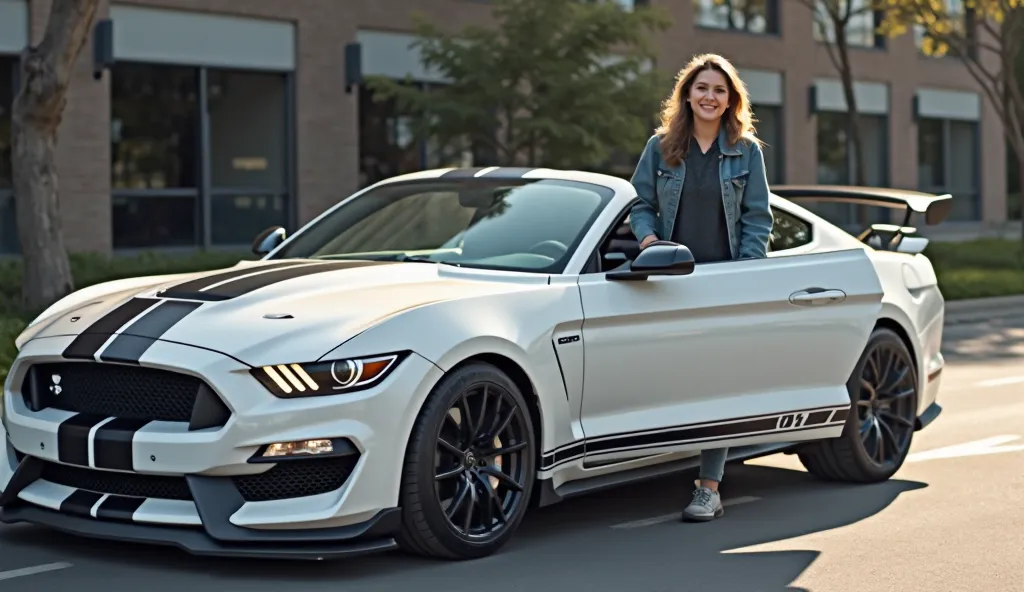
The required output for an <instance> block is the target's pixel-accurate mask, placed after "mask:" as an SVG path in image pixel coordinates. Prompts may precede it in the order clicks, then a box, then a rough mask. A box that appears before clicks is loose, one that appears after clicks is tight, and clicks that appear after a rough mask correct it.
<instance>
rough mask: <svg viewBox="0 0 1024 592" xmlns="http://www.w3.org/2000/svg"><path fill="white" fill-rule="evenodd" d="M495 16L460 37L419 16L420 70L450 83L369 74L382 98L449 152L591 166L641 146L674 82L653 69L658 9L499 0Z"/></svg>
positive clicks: (594, 1)
mask: <svg viewBox="0 0 1024 592" xmlns="http://www.w3.org/2000/svg"><path fill="white" fill-rule="evenodd" d="M493 6H494V8H493V17H494V18H493V23H492V24H490V25H486V26H477V25H474V26H469V27H466V28H465V29H463V30H461V31H457V32H454V33H449V32H446V31H445V30H444V29H443V28H442V27H441V26H439V25H437V24H434V23H431V22H430V21H428V20H427V19H426V18H424V17H422V16H419V15H418V16H417V17H416V21H417V34H418V40H417V41H416V42H415V44H414V46H415V47H417V48H418V49H419V52H420V55H421V59H422V63H423V66H424V67H425V68H426V69H427V70H429V71H432V72H434V73H436V74H437V75H439V76H440V77H442V78H443V79H444V80H445V81H446V83H445V84H438V85H430V86H429V87H426V88H424V87H422V86H420V85H417V84H413V83H412V81H411V80H406V81H395V80H388V79H383V78H374V79H372V80H368V81H367V86H368V87H369V88H370V89H371V90H372V91H374V94H375V97H377V99H376V100H387V99H389V98H394V99H395V100H396V101H397V104H398V108H399V109H401V110H403V111H406V112H409V113H413V114H416V115H417V117H416V118H415V123H414V132H415V134H416V136H417V137H418V138H420V139H427V140H428V141H429V142H430V143H431V144H433V145H434V146H435V147H436V149H438V150H439V151H440V152H442V153H449V154H450V153H452V152H458V151H460V150H464V149H467V148H468V147H470V146H473V147H476V148H478V149H482V150H483V151H486V153H489V154H491V155H493V157H492V158H493V160H494V162H493V163H489V164H501V165H524V166H549V167H560V168H588V167H594V166H599V165H600V164H601V163H603V162H605V161H606V159H607V158H609V156H610V155H611V154H612V153H614V152H616V151H624V152H627V153H634V152H637V151H639V149H640V148H642V146H643V144H644V142H645V141H646V140H647V138H648V137H650V134H651V133H652V132H653V122H654V116H655V114H656V113H657V110H658V104H659V102H660V101H661V100H662V99H663V98H664V97H665V96H666V95H667V93H668V89H669V84H670V80H669V79H667V78H666V77H665V76H664V75H663V74H662V73H660V72H658V70H657V69H656V68H655V67H654V66H653V64H654V57H655V53H654V49H653V43H652V41H653V40H654V38H655V36H656V34H657V33H659V32H661V31H663V30H665V29H666V28H667V27H668V24H669V22H668V19H667V18H666V17H665V16H664V15H663V13H661V12H660V11H658V10H655V9H652V8H647V7H645V8H639V9H636V10H634V11H629V10H625V9H623V8H622V7H621V6H619V5H618V4H616V3H614V2H611V1H608V0H494V1H493Z"/></svg>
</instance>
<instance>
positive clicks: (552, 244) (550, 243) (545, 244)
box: [528, 240, 569, 259]
mask: <svg viewBox="0 0 1024 592" xmlns="http://www.w3.org/2000/svg"><path fill="white" fill-rule="evenodd" d="M545 250H547V251H548V253H554V255H547V253H544V252H543V251H545ZM528 251H529V252H530V253H534V252H536V253H537V254H538V255H547V256H549V257H551V258H552V259H559V258H561V257H562V255H565V254H566V253H568V252H569V247H567V246H565V244H563V243H562V242H560V241H556V240H545V241H540V242H539V243H537V244H535V245H533V246H532V247H530V248H529V249H528Z"/></svg>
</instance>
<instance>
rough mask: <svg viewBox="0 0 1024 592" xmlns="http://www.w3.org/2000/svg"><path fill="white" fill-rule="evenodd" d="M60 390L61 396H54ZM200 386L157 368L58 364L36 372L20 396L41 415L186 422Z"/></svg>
mask: <svg viewBox="0 0 1024 592" xmlns="http://www.w3.org/2000/svg"><path fill="white" fill-rule="evenodd" d="M57 377H59V379H58V378H57ZM58 380H59V384H58V383H57V381H58ZM57 386H59V387H60V392H59V394H56V393H54V390H55V388H56V387H57ZM202 386H204V383H203V381H202V380H200V379H198V378H196V377H194V376H189V375H187V374H179V373H176V372H169V371H167V370H159V369H156V368H144V367H141V366H123V365H118V364H100V363H94V362H67V363H64V362H58V363H47V364H36V365H35V366H33V367H32V369H31V370H30V372H29V374H28V375H27V376H26V379H25V384H24V386H23V388H22V394H23V395H24V397H25V403H26V404H27V405H28V406H29V407H30V408H31V409H34V410H37V411H38V410H41V409H46V408H54V409H62V410H64V411H74V412H77V413H89V414H96V415H104V416H107V417H123V418H126V419H140V420H150V421H180V422H188V421H189V420H190V419H191V418H192V410H193V408H194V407H195V404H196V397H197V396H198V394H199V390H200V387H202Z"/></svg>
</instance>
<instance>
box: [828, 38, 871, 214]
mask: <svg viewBox="0 0 1024 592" xmlns="http://www.w3.org/2000/svg"><path fill="white" fill-rule="evenodd" d="M835 29H836V44H835V45H836V52H837V53H838V54H839V78H840V80H841V81H842V83H843V97H844V98H845V99H846V114H847V115H846V116H847V117H848V120H847V128H848V129H849V130H850V149H851V151H852V152H853V184H854V185H861V186H864V185H867V184H868V181H867V173H866V172H865V168H864V167H865V165H864V142H863V140H862V139H861V134H860V122H859V121H858V119H857V114H858V110H857V95H856V93H855V92H854V85H853V66H852V65H851V64H850V50H849V46H848V45H847V41H846V26H845V24H842V25H841V24H840V23H837V24H836V27H835ZM857 217H858V219H859V221H860V223H861V224H863V225H867V218H868V212H867V208H866V207H864V206H859V207H858V208H857Z"/></svg>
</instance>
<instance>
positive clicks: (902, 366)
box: [798, 328, 918, 483]
mask: <svg viewBox="0 0 1024 592" xmlns="http://www.w3.org/2000/svg"><path fill="white" fill-rule="evenodd" d="M917 385H918V381H917V370H916V368H915V367H914V360H913V356H911V354H910V350H909V349H907V346H906V344H905V343H904V342H903V340H902V339H901V338H900V336H899V335H897V334H896V333H895V332H893V331H892V330H890V329H885V328H878V329H875V330H874V332H873V333H872V334H871V338H870V339H868V344H867V347H865V348H864V352H863V353H862V354H861V358H860V360H859V361H858V362H857V366H856V367H855V369H854V371H853V374H852V375H851V376H850V380H849V382H848V383H847V389H848V390H849V392H850V402H851V404H852V407H851V408H850V413H849V415H848V416H847V418H846V425H845V426H844V427H843V434H842V435H841V436H840V437H838V438H835V439H831V440H821V441H818V442H813V443H809V444H806V445H804V446H802V447H801V449H800V450H799V452H798V455H799V458H800V462H801V463H803V465H804V467H806V468H807V471H808V472H810V473H811V474H813V475H815V476H817V477H819V478H822V479H826V480H830V481H851V482H856V483H875V482H879V481H885V480H886V479H889V478H890V477H892V476H893V475H894V474H896V471H898V470H899V469H900V467H901V466H903V461H904V460H906V458H907V454H908V453H909V452H910V444H911V442H913V438H914V429H915V422H916V420H917V398H918V393H917V391H918V388H917Z"/></svg>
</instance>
